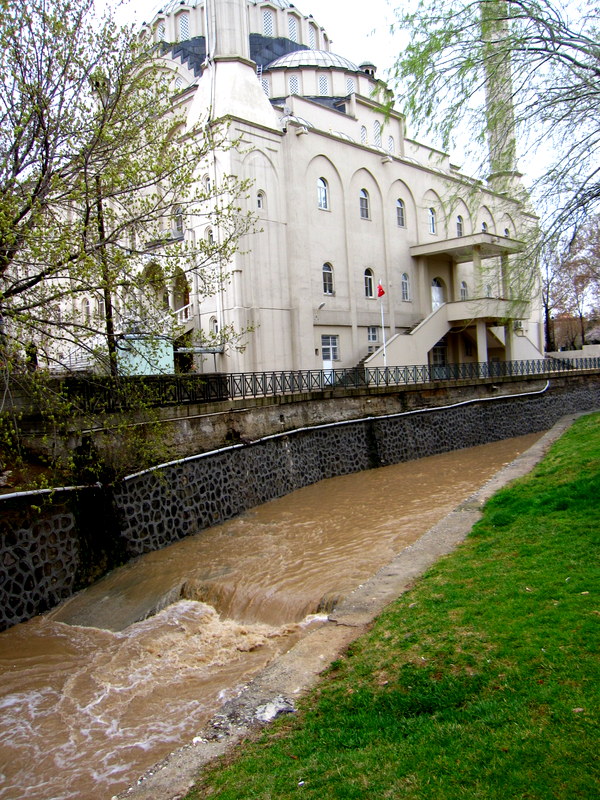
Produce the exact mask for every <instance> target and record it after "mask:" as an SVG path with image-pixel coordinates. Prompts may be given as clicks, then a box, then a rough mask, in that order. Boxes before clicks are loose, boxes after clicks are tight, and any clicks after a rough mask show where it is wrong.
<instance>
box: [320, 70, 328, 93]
mask: <svg viewBox="0 0 600 800" xmlns="http://www.w3.org/2000/svg"><path fill="white" fill-rule="evenodd" d="M319 94H320V95H321V96H322V97H323V96H325V95H328V94H329V78H328V77H327V75H319Z"/></svg>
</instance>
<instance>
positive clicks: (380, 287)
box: [377, 283, 385, 297]
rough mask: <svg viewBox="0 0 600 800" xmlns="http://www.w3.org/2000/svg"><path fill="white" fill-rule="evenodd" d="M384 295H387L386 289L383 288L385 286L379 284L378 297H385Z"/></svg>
mask: <svg viewBox="0 0 600 800" xmlns="http://www.w3.org/2000/svg"><path fill="white" fill-rule="evenodd" d="M384 294H385V289H384V288H383V286H382V285H381V284H380V283H378V284H377V297H383V295H384Z"/></svg>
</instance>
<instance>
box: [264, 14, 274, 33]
mask: <svg viewBox="0 0 600 800" xmlns="http://www.w3.org/2000/svg"><path fill="white" fill-rule="evenodd" d="M263 35H264V36H273V35H274V34H273V12H272V11H270V10H269V9H268V8H264V9H263Z"/></svg>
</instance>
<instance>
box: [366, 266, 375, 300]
mask: <svg viewBox="0 0 600 800" xmlns="http://www.w3.org/2000/svg"><path fill="white" fill-rule="evenodd" d="M373 286H374V282H373V270H372V269H366V270H365V297H374V292H373Z"/></svg>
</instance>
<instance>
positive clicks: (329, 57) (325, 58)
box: [265, 50, 361, 72]
mask: <svg viewBox="0 0 600 800" xmlns="http://www.w3.org/2000/svg"><path fill="white" fill-rule="evenodd" d="M299 67H320V68H321V69H322V68H323V67H324V68H329V69H331V68H335V69H343V70H346V71H347V72H360V71H361V70H360V69H359V67H357V66H356V64H353V63H352V61H349V60H348V59H347V58H344V57H343V56H338V55H336V54H335V53H330V52H329V51H328V50H296V51H294V52H293V53H288V54H287V55H286V56H281V58H277V59H275V61H271V63H270V64H267V66H266V67H265V69H294V68H299Z"/></svg>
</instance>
